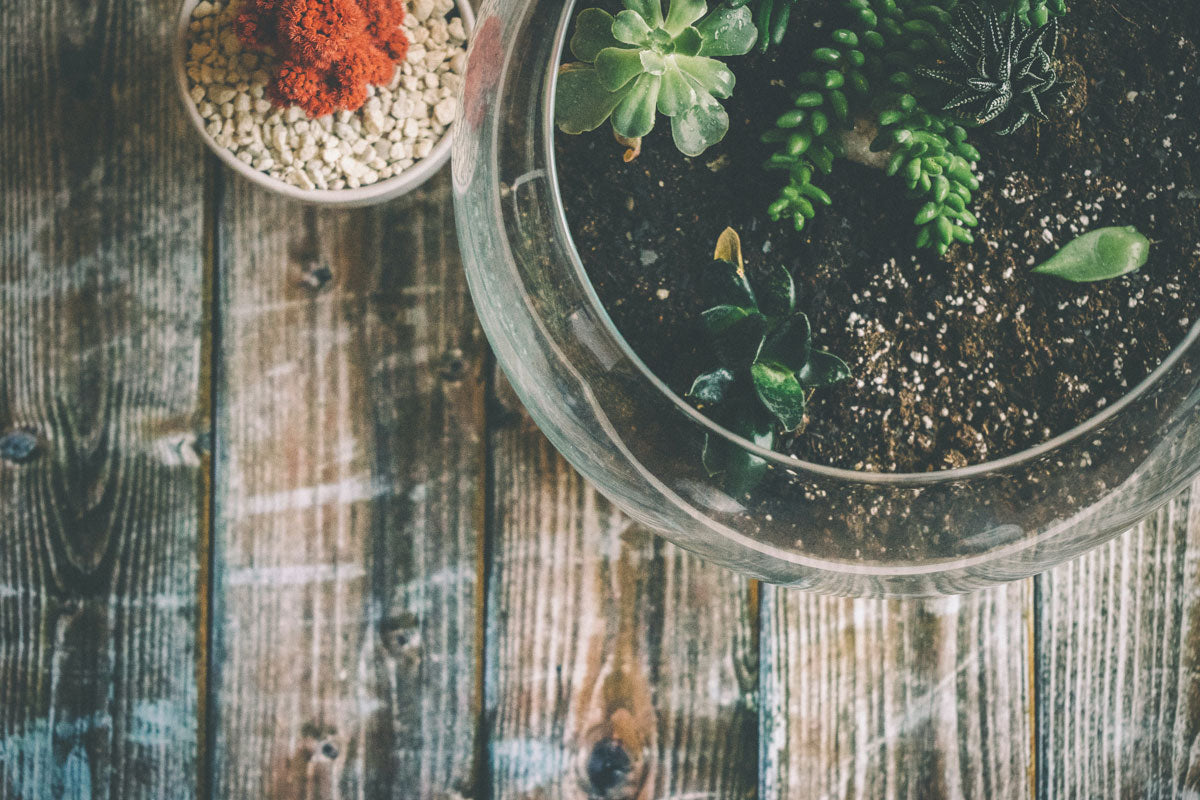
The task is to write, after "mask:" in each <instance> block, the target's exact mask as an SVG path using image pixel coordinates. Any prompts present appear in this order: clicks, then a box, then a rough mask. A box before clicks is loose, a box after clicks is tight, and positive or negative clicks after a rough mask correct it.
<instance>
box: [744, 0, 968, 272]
mask: <svg viewBox="0 0 1200 800" xmlns="http://www.w3.org/2000/svg"><path fill="white" fill-rule="evenodd" d="M956 2H957V0H844V2H843V8H844V10H845V12H846V15H847V22H846V25H847V27H841V28H837V29H835V30H833V31H832V32H831V34H830V39H829V41H828V43H827V44H826V45H825V46H822V47H818V48H816V49H815V50H814V51H813V52H812V56H811V59H812V62H813V67H814V68H813V69H811V70H808V71H806V72H803V73H801V75H800V76H799V79H798V84H799V86H798V88H797V91H796V93H795V95H794V98H793V107H792V108H791V109H789V110H787V111H785V112H784V113H783V114H781V115H780V116H779V117H778V118H777V119H776V121H775V125H774V127H773V128H772V129H771V130H769V131H768V132H767V133H766V134H765V135H764V137H763V138H764V140H765V141H768V142H777V143H779V144H780V148H779V150H778V151H777V152H775V153H774V154H773V155H772V156H771V158H770V159H769V160H768V162H767V163H766V165H765V166H766V168H767V169H775V170H784V171H786V172H787V173H788V182H787V184H786V185H785V186H784V187H783V189H782V190H781V192H780V194H779V197H778V198H777V199H776V200H775V201H774V202H773V203H772V204H771V205H770V207H769V214H770V216H771V217H772V218H773V219H776V220H778V219H783V218H785V217H790V218H791V219H792V221H793V224H794V225H795V227H796V228H797V230H799V229H802V228H803V227H804V226H805V224H806V223H807V222H808V220H810V219H812V218H813V217H814V216H815V215H816V213H817V210H818V208H819V206H822V205H830V204H831V203H832V198H830V196H829V194H828V193H827V192H826V191H825V190H824V189H822V188H821V187H820V186H818V185H817V184H816V183H814V178H817V177H818V176H819V174H822V173H823V174H829V173H831V172H832V171H833V168H834V164H835V162H836V161H837V159H839V158H842V157H853V158H855V159H856V160H859V161H863V162H864V163H869V164H872V165H874V166H880V167H883V168H884V169H885V171H886V172H887V173H888V174H889V175H896V176H899V177H900V178H901V179H902V180H903V181H904V183H905V185H906V187H907V189H908V194H909V196H911V197H913V198H914V199H918V200H921V199H923V200H924V201H925V202H924V203H923V204H922V205H921V206H920V208H919V210H918V212H917V215H916V217H915V219H914V222H915V224H916V225H917V227H918V231H917V245H918V246H919V247H930V248H934V249H936V250H937V251H938V252H940V253H945V252H946V250H948V249H949V247H950V246H951V245H952V244H953V243H954V242H968V243H969V242H971V241H972V239H973V237H972V235H971V233H970V230H969V229H970V228H973V227H975V226H976V225H977V224H978V220H977V219H976V217H975V215H974V213H973V212H972V211H971V210H970V204H971V199H972V192H973V191H975V190H976V189H978V188H979V180H978V178H976V177H975V175H974V174H973V167H974V163H975V162H976V161H978V159H979V158H980V154H979V151H978V150H976V148H975V147H974V146H973V145H971V144H970V143H969V142H968V141H967V132H966V129H965V128H963V127H962V126H960V125H958V124H957V123H956V121H955V120H954V118H953V117H952V116H951V115H950V114H949V113H948V112H945V111H936V110H933V109H931V108H929V107H927V105H926V104H925V103H924V102H923V101H922V99H921V97H922V96H923V95H924V93H923V92H922V91H921V88H922V87H920V86H919V85H918V80H917V77H916V76H915V70H916V69H917V68H918V67H919V66H921V65H922V64H927V63H933V62H934V60H935V59H936V58H938V57H940V56H942V55H944V54H945V52H946V45H945V43H944V39H943V35H944V30H945V27H946V26H947V25H948V24H949V22H950V20H951V9H952V8H953V7H954V6H955V5H956ZM864 139H865V140H866V142H869V147H867V146H863V140H864Z"/></svg>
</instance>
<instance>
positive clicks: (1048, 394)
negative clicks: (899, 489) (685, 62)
mask: <svg viewBox="0 0 1200 800" xmlns="http://www.w3.org/2000/svg"><path fill="white" fill-rule="evenodd" d="M1197 30H1200V10H1198V9H1196V8H1189V7H1186V6H1185V5H1183V4H1175V5H1172V6H1171V7H1169V8H1168V7H1166V6H1156V10H1153V11H1151V10H1150V9H1148V8H1146V7H1144V6H1142V5H1141V4H1138V3H1118V4H1112V3H1107V2H1099V0H1081V1H1080V2H1076V3H1074V4H1072V10H1071V13H1070V14H1069V15H1068V16H1067V17H1066V18H1065V20H1064V24H1063V31H1064V43H1065V47H1061V48H1060V54H1062V57H1063V58H1064V61H1065V63H1064V71H1065V72H1066V73H1067V74H1068V75H1069V76H1070V77H1074V78H1076V79H1077V84H1076V86H1075V88H1074V89H1073V90H1072V93H1071V97H1070V102H1069V104H1068V107H1067V109H1066V110H1065V111H1064V112H1061V113H1059V115H1058V116H1057V117H1056V118H1055V119H1054V120H1053V121H1052V122H1051V123H1044V124H1041V125H1028V126H1026V127H1025V128H1024V129H1022V130H1021V131H1019V132H1018V133H1017V134H1015V135H1013V136H1010V137H998V136H995V135H989V134H985V133H981V132H976V133H973V134H972V139H973V141H974V142H975V143H976V144H977V146H978V147H979V148H980V150H981V151H982V152H983V159H982V161H981V162H980V164H979V169H980V173H981V177H982V179H983V186H982V188H981V190H980V192H978V193H977V196H976V200H975V209H976V211H977V214H978V216H979V218H980V220H981V227H980V229H979V230H978V231H977V233H976V244H975V245H973V246H970V247H964V246H961V245H960V246H958V247H956V248H955V249H954V250H952V251H951V253H950V254H949V255H948V257H947V258H944V259H943V258H939V257H937V256H936V255H932V254H930V253H928V252H926V251H915V250H914V249H913V248H912V245H911V242H912V238H913V234H914V228H913V226H912V224H911V223H912V217H913V215H914V214H915V212H916V207H917V205H918V204H915V203H914V201H912V200H909V199H906V198H904V196H903V188H902V187H900V186H898V184H897V182H896V181H895V180H893V179H889V178H887V177H885V176H884V175H882V174H881V173H879V172H878V171H874V170H871V169H869V168H866V167H861V166H858V165H855V164H851V163H848V162H845V161H841V162H839V163H838V165H837V167H836V170H835V173H834V175H833V176H832V177H831V178H830V179H827V183H826V184H823V185H824V186H825V188H827V189H828V190H829V191H830V194H832V195H833V197H834V206H833V208H831V209H825V210H823V211H821V213H820V215H819V216H818V219H817V220H816V221H815V223H814V224H812V225H811V226H810V227H809V228H808V229H806V230H805V231H804V232H803V233H796V232H795V231H793V230H791V228H790V227H788V226H785V225H783V224H780V223H774V222H771V221H770V220H769V219H767V218H766V215H765V213H764V209H765V206H766V204H767V203H768V202H769V198H771V197H773V196H774V193H775V192H776V191H777V190H778V186H779V177H778V173H766V172H764V171H762V170H761V168H760V165H761V163H762V161H763V160H764V159H765V158H766V156H767V154H768V152H769V151H768V150H766V148H765V146H764V145H761V144H759V143H758V141H757V140H758V136H759V134H760V133H761V132H762V131H763V130H764V129H765V127H766V126H767V125H769V124H770V121H771V120H773V119H774V118H775V116H778V113H779V109H781V108H784V107H785V106H784V104H785V103H786V102H787V97H788V90H787V88H786V85H787V82H788V80H790V78H791V76H793V75H795V74H796V73H797V72H798V71H799V69H800V68H801V66H800V65H801V63H802V62H803V57H802V54H803V53H804V52H807V51H809V50H811V48H812V46H815V44H817V43H819V42H820V41H821V38H822V36H823V35H825V34H824V33H823V31H822V30H821V29H820V28H818V27H815V26H813V25H812V24H811V23H810V24H805V23H804V21H803V20H801V21H799V24H798V25H795V26H794V30H793V32H792V33H790V34H789V36H790V38H789V40H788V42H786V43H785V48H783V50H782V52H781V53H780V54H773V55H770V56H766V57H762V56H758V55H757V54H755V55H751V56H747V57H745V58H741V59H731V60H730V62H731V66H732V67H733V69H734V71H735V73H736V74H737V80H738V84H737V88H736V90H735V92H734V96H733V98H732V99H730V100H729V101H726V108H727V109H728V111H729V114H730V119H731V130H730V132H729V135H728V136H727V138H726V139H725V141H724V142H722V143H721V144H720V145H718V146H716V147H713V148H711V149H710V150H708V151H707V152H705V153H704V154H703V155H702V156H700V157H698V158H694V159H689V158H685V157H684V156H682V155H680V154H679V153H678V152H677V151H676V150H675V149H674V148H673V147H672V146H671V142H670V136H669V130H668V127H667V125H665V124H661V123H662V121H661V120H660V125H659V126H658V127H657V128H656V130H655V131H654V132H652V133H651V134H650V135H649V136H648V137H646V139H645V142H644V145H643V148H642V153H641V155H640V156H639V157H638V158H637V159H636V160H635V161H634V162H632V163H630V164H625V163H623V162H622V161H621V158H620V153H621V148H620V147H619V146H617V145H616V144H615V143H614V142H613V140H612V137H611V133H610V132H609V131H608V130H607V128H601V129H600V130H598V131H596V132H593V133H591V134H586V135H583V136H578V137H568V136H564V135H561V134H560V135H559V136H558V140H557V152H558V166H559V180H560V183H561V185H562V187H563V195H564V202H565V204H566V208H567V216H568V220H569V223H570V226H571V231H572V235H573V237H574V239H575V242H576V245H577V247H578V248H579V251H580V253H581V256H582V258H583V261H584V264H585V266H586V267H587V269H588V273H589V275H590V277H591V279H592V281H593V283H594V284H595V286H596V288H597V291H598V292H599V294H600V297H601V299H602V301H603V302H604V303H605V305H606V307H607V308H608V309H609V311H610V313H611V315H612V317H613V319H614V321H615V322H616V325H617V327H618V329H619V330H620V331H621V332H622V334H623V335H624V336H625V337H626V338H627V339H628V340H629V341H630V343H631V345H632V346H633V347H634V349H635V350H636V351H637V352H638V353H639V354H640V355H641V356H642V357H643V359H644V360H645V361H646V362H647V364H648V365H649V366H650V367H651V369H653V370H654V371H655V372H656V373H658V374H659V375H660V376H662V377H663V378H664V379H665V380H666V381H667V382H668V383H669V384H670V385H671V386H672V387H673V388H674V389H675V390H676V391H678V392H681V393H682V392H683V391H686V389H687V388H688V386H689V385H690V383H691V380H692V378H694V377H695V375H697V374H698V373H699V372H701V371H703V370H704V369H705V368H707V367H708V357H707V355H706V353H705V352H704V350H703V349H702V348H698V347H697V346H696V345H697V343H698V342H703V341H704V335H703V332H702V330H701V329H700V328H699V323H698V315H699V312H700V311H701V310H702V308H701V306H700V305H699V301H698V299H697V297H696V294H695V292H694V287H693V285H692V282H691V276H692V275H693V274H694V268H695V266H697V265H698V264H700V263H703V262H704V261H706V260H707V259H709V258H711V252H712V245H713V242H714V241H715V239H716V236H717V235H718V234H719V232H720V231H721V230H722V229H723V228H724V227H725V226H726V225H731V226H733V227H734V228H735V229H737V230H738V231H739V232H740V233H741V236H742V241H743V244H744V247H745V249H746V252H747V256H748V259H749V263H748V267H749V268H751V269H754V268H762V267H764V266H765V265H769V264H772V263H782V264H785V265H786V266H788V267H789V268H792V269H793V272H794V274H795V276H796V280H797V284H798V287H799V289H800V293H801V307H802V310H804V311H805V312H806V313H807V314H808V315H809V317H810V319H811V320H812V321H813V324H814V328H815V337H816V341H817V343H818V345H819V346H821V347H824V348H826V349H829V350H831V351H832V352H835V353H837V354H839V355H841V356H842V357H843V358H845V359H846V360H847V361H848V362H849V363H850V365H851V367H852V369H853V371H854V379H853V380H852V381H848V382H846V383H844V384H842V385H840V386H838V387H835V388H833V389H831V390H823V391H821V392H819V393H818V394H817V396H816V397H815V398H814V401H813V403H812V404H811V406H810V414H809V417H810V418H809V421H808V424H807V427H806V428H805V430H804V431H803V433H801V434H800V435H798V436H795V437H794V438H792V439H791V440H790V441H788V442H786V443H785V447H786V449H787V451H788V452H790V453H792V454H793V455H796V456H798V457H800V458H803V459H806V460H811V461H816V462H821V463H826V464H831V465H834V466H839V467H847V468H852V469H859V470H869V471H893V472H922V471H930V470H938V469H945V468H950V467H962V466H966V465H968V464H975V463H980V462H984V461H988V460H992V459H996V458H1000V457H1003V456H1005V455H1009V454H1012V453H1016V452H1019V451H1021V450H1024V449H1026V448H1029V447H1032V446H1035V445H1037V444H1038V443H1040V442H1043V441H1045V440H1047V439H1049V438H1051V437H1052V436H1055V435H1057V434H1060V433H1062V432H1064V431H1066V430H1069V429H1070V428H1072V427H1074V426H1075V425H1078V424H1079V423H1082V422H1084V421H1085V420H1087V419H1088V418H1089V417H1091V416H1093V415H1094V414H1096V413H1097V412H1098V411H1100V410H1101V409H1103V408H1104V407H1105V406H1107V405H1108V404H1110V403H1113V402H1115V401H1116V400H1118V399H1119V398H1120V397H1121V396H1122V395H1124V394H1126V393H1127V392H1128V390H1129V389H1130V388H1131V387H1133V386H1135V385H1136V384H1137V383H1138V382H1139V381H1141V380H1142V379H1143V378H1144V377H1145V376H1146V375H1148V374H1149V373H1150V372H1151V371H1152V370H1153V369H1154V367H1155V366H1156V365H1158V364H1159V363H1161V361H1162V360H1163V359H1164V358H1165V357H1166V356H1167V354H1168V353H1169V352H1170V351H1171V350H1172V349H1173V348H1174V347H1175V346H1176V345H1177V344H1178V343H1179V342H1180V341H1181V340H1182V339H1183V338H1184V337H1185V335H1186V334H1187V333H1188V330H1189V329H1190V327H1191V326H1192V325H1193V323H1195V321H1196V320H1197V318H1200V268H1198V267H1200V133H1198V127H1200V125H1198V122H1197V119H1198V118H1197V110H1198V109H1200V49H1198V44H1197V43H1198V39H1200V37H1198V36H1197V35H1196V34H1195V33H1194V32H1195V31H1197ZM1113 42H1120V47H1119V48H1114V47H1113ZM1107 225H1134V226H1137V227H1138V228H1139V229H1140V230H1141V231H1142V232H1143V233H1145V234H1146V235H1147V236H1149V237H1150V239H1151V240H1153V241H1154V246H1153V249H1152V251H1151V259H1150V262H1149V264H1147V265H1146V267H1144V268H1143V269H1142V270H1141V271H1140V272H1138V273H1135V274H1132V275H1129V276H1126V277H1123V278H1120V279H1117V280H1113V281H1109V282H1105V283H1097V284H1083V285H1075V284H1069V283H1066V282H1062V281H1057V280H1054V279H1050V278H1046V277H1041V276H1036V275H1032V274H1030V269H1031V268H1032V267H1033V266H1035V265H1036V264H1038V263H1041V262H1042V261H1044V260H1045V259H1046V258H1048V257H1050V256H1051V255H1053V253H1054V252H1056V250H1057V249H1058V248H1059V247H1061V246H1062V245H1065V244H1066V243H1067V242H1068V241H1070V240H1071V239H1072V238H1074V237H1075V236H1077V235H1079V234H1081V233H1084V232H1086V231H1088V230H1093V229H1096V228H1099V227H1103V226H1107Z"/></svg>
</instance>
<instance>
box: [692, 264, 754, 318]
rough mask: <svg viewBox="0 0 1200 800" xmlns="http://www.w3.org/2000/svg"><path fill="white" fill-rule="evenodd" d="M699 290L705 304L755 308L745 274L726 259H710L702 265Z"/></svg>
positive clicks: (752, 292)
mask: <svg viewBox="0 0 1200 800" xmlns="http://www.w3.org/2000/svg"><path fill="white" fill-rule="evenodd" d="M700 290H701V292H703V295H704V300H705V304H706V305H730V306H741V307H742V308H756V307H757V306H758V304H757V302H756V301H755V299H754V291H753V290H752V289H751V288H750V282H749V281H747V280H746V275H745V273H743V272H739V271H738V268H737V267H736V266H735V265H734V264H731V263H730V262H728V261H720V260H717V261H710V262H709V263H707V264H705V265H704V272H703V273H702V275H701V281H700Z"/></svg>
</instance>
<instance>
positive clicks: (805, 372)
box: [796, 350, 850, 389]
mask: <svg viewBox="0 0 1200 800" xmlns="http://www.w3.org/2000/svg"><path fill="white" fill-rule="evenodd" d="M849 377H850V367H849V366H847V365H846V362H845V361H842V360H841V359H840V358H838V357H837V356H835V355H834V354H833V353H828V352H826V351H824V350H813V351H812V353H811V354H810V355H809V359H808V363H807V364H805V365H804V366H803V367H801V369H800V371H799V372H797V373H796V378H797V379H798V380H799V381H800V384H801V385H802V386H803V387H804V388H805V389H823V388H825V387H826V386H832V385H833V384H835V383H839V382H841V381H844V380H846V379H847V378H849Z"/></svg>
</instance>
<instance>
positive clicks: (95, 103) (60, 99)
mask: <svg viewBox="0 0 1200 800" xmlns="http://www.w3.org/2000/svg"><path fill="white" fill-rule="evenodd" d="M174 12H175V7H174V3H173V2H171V1H170V0H152V1H151V2H135V1H134V0H108V2H98V3H87V2H85V3H79V2H63V1H62V0H51V1H48V2H41V3H25V2H22V3H3V4H0V54H2V55H0V58H2V60H3V63H2V66H0V109H3V110H2V111H0V798H4V799H5V800H41V798H111V800H139V799H140V798H146V799H147V800H190V798H193V797H195V793H196V774H197V752H198V748H197V737H198V729H197V720H198V717H197V707H198V700H197V675H196V669H195V663H196V627H197V624H198V578H197V568H198V558H199V556H198V553H199V550H200V537H201V532H202V527H201V519H202V515H203V511H204V504H205V498H206V496H207V488H206V483H205V480H204V478H205V474H206V469H205V466H204V456H203V453H202V450H203V443H204V442H205V441H206V439H207V428H208V420H207V416H206V415H207V410H206V404H207V397H208V389H207V386H206V385H205V383H204V379H203V369H202V356H201V353H202V350H203V341H202V340H203V322H204V319H205V313H206V309H205V305H204V285H205V282H206V276H205V270H204V264H203V253H204V248H203V228H202V222H203V217H204V213H203V205H204V183H203V160H202V157H201V152H200V148H199V147H198V144H197V142H196V140H195V139H194V138H193V137H192V136H191V135H190V133H189V131H188V130H187V127H186V123H185V121H184V118H183V113H182V109H181V108H180V106H179V103H178V100H177V98H176V96H175V88H174V86H173V84H172V79H171V68H170V60H169V53H170V47H169V41H170V35H171V31H172V24H171V23H172V20H173V18H174ZM30 447H32V448H33V449H32V452H30V451H29V448H30Z"/></svg>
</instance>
